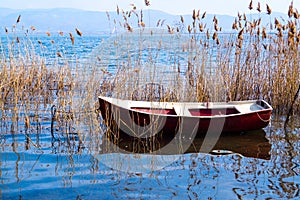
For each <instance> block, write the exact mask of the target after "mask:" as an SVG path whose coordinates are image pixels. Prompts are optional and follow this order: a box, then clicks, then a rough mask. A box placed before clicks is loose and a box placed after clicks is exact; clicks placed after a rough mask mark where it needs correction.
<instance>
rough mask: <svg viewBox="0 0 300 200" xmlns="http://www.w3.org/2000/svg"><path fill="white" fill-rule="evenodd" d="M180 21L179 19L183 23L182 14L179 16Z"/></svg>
mask: <svg viewBox="0 0 300 200" xmlns="http://www.w3.org/2000/svg"><path fill="white" fill-rule="evenodd" d="M180 21H181V23H184V18H183V16H182V15H181V16H180Z"/></svg>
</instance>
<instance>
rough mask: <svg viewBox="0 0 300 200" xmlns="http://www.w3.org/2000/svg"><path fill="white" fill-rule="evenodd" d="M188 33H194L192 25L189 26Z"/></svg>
mask: <svg viewBox="0 0 300 200" xmlns="http://www.w3.org/2000/svg"><path fill="white" fill-rule="evenodd" d="M188 32H189V33H191V32H192V28H191V25H188Z"/></svg>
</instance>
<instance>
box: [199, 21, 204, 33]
mask: <svg viewBox="0 0 300 200" xmlns="http://www.w3.org/2000/svg"><path fill="white" fill-rule="evenodd" d="M199 31H200V32H203V31H204V28H203V24H202V23H200V24H199Z"/></svg>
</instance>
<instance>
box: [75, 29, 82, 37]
mask: <svg viewBox="0 0 300 200" xmlns="http://www.w3.org/2000/svg"><path fill="white" fill-rule="evenodd" d="M75 31H76V33H77V35H79V36H80V37H81V36H82V32H81V31H80V30H79V29H78V28H75Z"/></svg>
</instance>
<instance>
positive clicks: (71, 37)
mask: <svg viewBox="0 0 300 200" xmlns="http://www.w3.org/2000/svg"><path fill="white" fill-rule="evenodd" d="M69 35H70V39H71V42H72V45H74V43H75V38H74V36H73V34H72V33H69Z"/></svg>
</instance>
